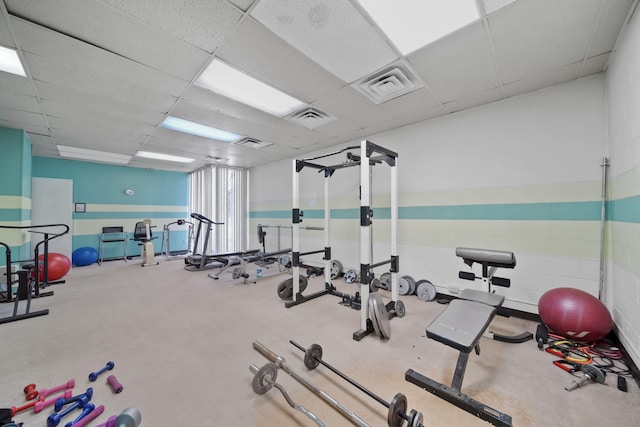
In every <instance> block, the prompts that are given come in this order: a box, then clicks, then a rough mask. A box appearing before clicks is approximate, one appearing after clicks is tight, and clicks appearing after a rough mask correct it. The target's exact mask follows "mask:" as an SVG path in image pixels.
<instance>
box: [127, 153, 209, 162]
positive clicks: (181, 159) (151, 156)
mask: <svg viewBox="0 0 640 427" xmlns="http://www.w3.org/2000/svg"><path fill="white" fill-rule="evenodd" d="M136 157H144V158H146V159H154V160H166V161H168V162H179V163H191V162H193V161H195V160H196V159H191V158H189V157H180V156H172V155H170V154H162V153H153V152H151V151H138V152H137V153H136Z"/></svg>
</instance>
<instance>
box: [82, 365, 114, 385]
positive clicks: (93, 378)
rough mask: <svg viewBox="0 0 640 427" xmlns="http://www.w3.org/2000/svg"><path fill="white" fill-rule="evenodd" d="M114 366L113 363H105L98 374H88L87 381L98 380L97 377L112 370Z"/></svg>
mask: <svg viewBox="0 0 640 427" xmlns="http://www.w3.org/2000/svg"><path fill="white" fill-rule="evenodd" d="M114 366H116V365H115V363H113V362H107V364H106V366H105V367H104V368H102V369H100V370H99V371H98V372H91V373H90V374H89V381H92V382H93V381H95V380H97V379H98V375H100V374H102V373H103V372H105V371H110V370H112V369H113V367H114Z"/></svg>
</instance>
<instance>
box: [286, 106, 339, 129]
mask: <svg viewBox="0 0 640 427" xmlns="http://www.w3.org/2000/svg"><path fill="white" fill-rule="evenodd" d="M287 120H289V121H292V122H294V123H297V124H299V125H301V126H304V127H306V128H307V129H315V128H317V127H319V126H322V125H324V124H327V123H329V122H332V121H334V120H336V117H333V116H332V115H330V114H327V113H325V112H324V111H320V110H318V109H317V108H313V107H307V108H304V109H302V110H300V111H297V112H295V113H293V114H291V115H290V116H288V117H287Z"/></svg>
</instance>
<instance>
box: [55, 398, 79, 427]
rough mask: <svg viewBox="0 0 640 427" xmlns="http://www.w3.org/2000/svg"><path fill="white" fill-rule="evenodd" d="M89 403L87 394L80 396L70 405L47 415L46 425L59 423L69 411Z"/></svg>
mask: <svg viewBox="0 0 640 427" xmlns="http://www.w3.org/2000/svg"><path fill="white" fill-rule="evenodd" d="M88 403H89V399H88V398H87V396H82V397H81V398H80V399H79V400H77V401H75V402H73V403H72V404H71V405H69V406H68V407H66V408H65V409H64V410H63V411H60V412H54V413H53V414H51V415H49V416H48V417H47V427H57V426H58V424H60V421H62V419H63V418H64V417H66V416H67V415H69V414H70V413H71V412H73V411H75V410H76V409H78V408H81V409H82V408H84V407H85V406H87V404H88Z"/></svg>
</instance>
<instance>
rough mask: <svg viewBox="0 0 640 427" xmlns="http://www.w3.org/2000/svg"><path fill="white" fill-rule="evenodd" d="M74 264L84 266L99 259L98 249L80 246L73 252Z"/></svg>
mask: <svg viewBox="0 0 640 427" xmlns="http://www.w3.org/2000/svg"><path fill="white" fill-rule="evenodd" d="M71 258H72V261H73V265H75V266H78V267H83V266H85V265H91V264H93V263H94V262H96V261H98V251H97V250H96V249H94V248H91V247H88V246H86V247H83V248H78V249H76V250H75V251H73V253H72V254H71Z"/></svg>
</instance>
